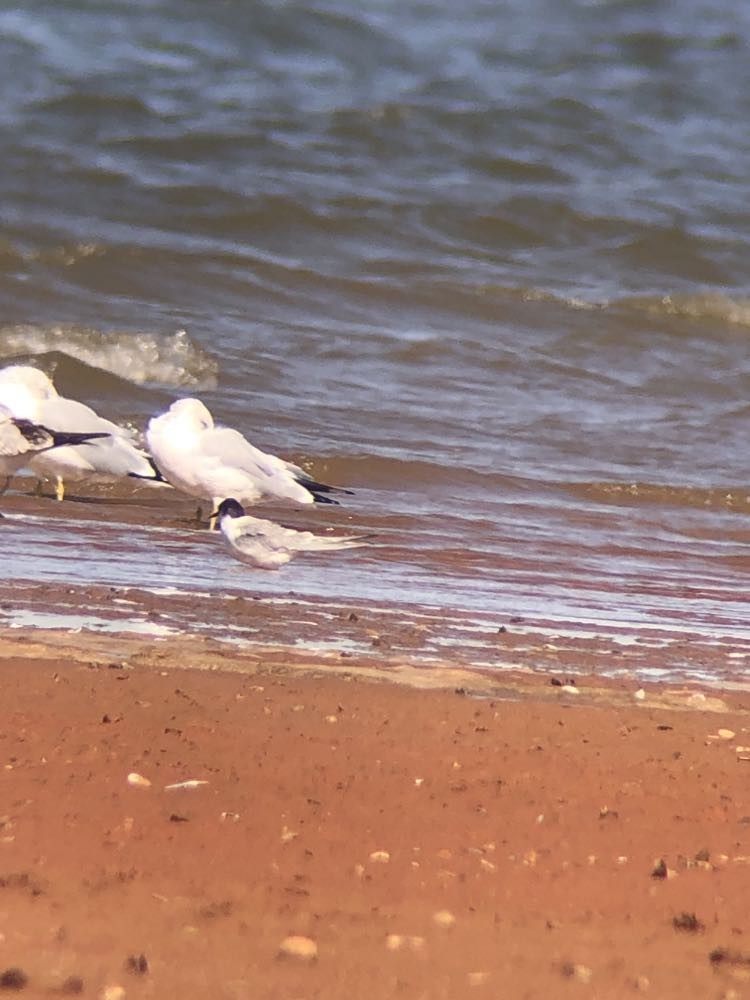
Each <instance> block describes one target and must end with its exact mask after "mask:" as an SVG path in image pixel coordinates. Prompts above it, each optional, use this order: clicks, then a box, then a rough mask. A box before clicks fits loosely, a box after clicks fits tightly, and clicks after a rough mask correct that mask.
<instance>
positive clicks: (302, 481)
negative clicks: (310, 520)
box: [297, 476, 354, 505]
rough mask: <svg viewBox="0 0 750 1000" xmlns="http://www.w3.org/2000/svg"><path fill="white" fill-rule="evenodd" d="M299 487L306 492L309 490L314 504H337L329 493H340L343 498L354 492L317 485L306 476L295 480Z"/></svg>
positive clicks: (352, 494) (338, 487)
mask: <svg viewBox="0 0 750 1000" xmlns="http://www.w3.org/2000/svg"><path fill="white" fill-rule="evenodd" d="M297 482H298V483H299V485H300V486H304V487H305V489H306V490H309V491H310V492H311V493H312V495H313V497H314V499H315V503H332V504H337V505H338V503H339V501H338V500H334V499H333V497H332V496H330V494H331V493H340V494H342V495H343V496H348V497H351V496H354V490H345V489H344V488H343V486H329V485H328V483H319V482H318V481H317V480H315V479H310V478H308V477H307V476H300V477H299V478H298V479H297Z"/></svg>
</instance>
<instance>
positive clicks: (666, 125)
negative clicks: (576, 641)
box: [0, 0, 750, 642]
mask: <svg viewBox="0 0 750 1000" xmlns="http://www.w3.org/2000/svg"><path fill="white" fill-rule="evenodd" d="M0 87H2V93H3V103H2V108H0V143H1V147H2V150H3V156H2V158H1V159H0V303H1V304H2V313H0V364H5V363H11V362H16V361H24V362H26V361H30V362H32V363H34V364H38V365H39V366H41V367H43V368H45V369H46V370H47V371H49V372H50V373H52V374H53V375H54V377H55V380H56V383H57V385H58V388H59V389H60V391H62V392H64V393H65V394H67V395H72V396H75V397H77V398H80V399H83V400H85V401H86V402H88V403H90V404H91V405H93V406H95V407H96V408H97V409H99V410H100V411H101V412H102V413H104V414H106V415H108V416H110V417H112V418H113V419H117V420H120V421H123V422H128V423H130V424H132V425H133V426H135V427H138V428H141V429H142V428H143V427H144V426H145V423H146V422H147V420H148V418H149V417H150V416H151V415H153V414H154V413H157V412H159V411H161V410H162V409H164V408H165V406H167V405H168V404H169V403H170V402H171V401H172V400H173V399H174V398H176V397H177V396H179V395H186V394H193V395H198V396H200V398H202V399H203V400H204V401H205V402H206V404H207V405H208V406H209V407H210V408H211V409H212V411H213V412H214V414H215V416H216V417H217V419H220V420H222V421H224V422H227V423H230V424H232V425H233V426H236V427H239V428H240V429H241V430H242V431H243V432H244V433H246V434H247V435H248V437H250V439H251V440H252V441H253V442H254V443H256V444H258V445H259V446H261V447H263V448H265V449H268V450H272V451H275V452H278V453H280V454H283V455H285V456H287V457H290V458H292V459H294V460H296V461H301V462H303V463H307V464H309V465H310V467H311V468H312V469H313V470H314V471H315V473H316V474H317V475H319V476H323V477H326V476H327V477H328V478H329V479H330V480H332V481H334V482H337V483H340V484H342V485H347V486H351V487H352V488H354V489H355V490H356V495H355V496H354V497H352V498H351V500H350V501H348V502H347V510H346V526H347V527H352V526H355V527H357V526H362V527H363V528H366V529H368V530H373V529H374V530H376V531H378V534H379V542H380V548H379V549H378V558H377V559H373V558H370V557H368V558H366V559H363V561H362V562H361V564H358V563H356V562H355V560H354V558H353V557H352V558H347V559H346V560H343V561H340V562H339V561H332V562H331V565H330V567H328V566H327V567H326V569H325V572H324V571H322V570H318V571H316V572H312V571H309V570H307V569H306V570H305V571H304V572H302V573H301V579H302V583H301V584H300V576H299V575H298V574H297V573H296V571H295V569H294V568H293V567H294V566H296V565H297V564H293V567H290V568H289V570H288V571H285V573H284V574H279V575H276V576H274V577H273V578H272V579H273V581H274V582H273V584H271V583H269V582H268V580H267V579H266V580H264V582H263V584H262V587H264V588H268V587H271V586H273V587H277V588H284V587H289V586H292V585H294V586H302V588H303V589H304V586H305V585H307V586H308V587H309V588H310V590H311V591H315V592H316V593H318V594H320V592H321V590H328V591H330V592H331V593H332V594H334V595H337V596H343V597H346V596H347V593H348V592H350V591H351V592H352V593H356V596H358V597H364V598H366V597H367V596H368V595H370V596H372V597H373V599H382V597H383V594H384V593H386V594H387V595H390V596H391V597H393V598H394V599H397V600H399V601H400V602H403V603H406V604H408V603H409V602H410V601H413V602H415V603H430V602H432V603H433V604H434V605H437V606H445V607H446V608H465V607H470V608H471V607H481V608H483V609H485V610H490V611H492V610H494V609H497V610H498V611H503V612H504V613H508V614H513V613H523V614H532V615H533V614H535V613H536V614H545V615H546V616H547V617H550V616H552V617H554V616H555V615H556V614H558V615H560V616H561V617H565V618H570V617H571V616H575V615H579V616H582V617H583V618H586V619H594V620H596V619H597V617H601V618H602V619H603V620H604V619H612V618H615V619H617V620H623V619H627V620H628V621H630V622H631V623H634V624H636V625H637V624H638V623H639V622H640V623H642V624H643V625H644V626H647V625H649V624H653V623H654V622H658V623H663V624H670V625H682V626H684V627H686V628H687V627H688V626H689V625H690V624H692V625H695V626H697V627H700V628H701V629H704V628H707V629H710V628H714V627H715V628H716V629H717V630H718V631H720V632H721V631H722V630H723V631H724V632H726V631H727V630H728V631H729V632H731V633H732V635H733V636H734V639H735V641H736V640H737V639H743V640H744V641H748V642H750V598H749V597H748V590H749V588H748V580H749V579H750V549H749V548H748V544H749V543H750V521H749V520H748V515H750V475H749V474H748V461H749V459H748V456H749V455H750V451H749V450H748V446H747V440H748V425H749V421H750V403H749V402H748V398H749V392H748V390H750V251H749V249H748V248H749V247H750V202H749V201H748V198H747V177H748V169H749V167H750V137H749V136H750V133H748V129H747V122H748V121H749V120H750V7H748V5H747V4H746V3H745V2H743V0H719V2H713V3H711V4H709V3H707V2H703V0H679V2H677V0H674V2H668V0H640V2H636V0H571V2H569V3H565V4H561V3H559V2H557V0H528V2H526V3H523V4H521V3H510V2H493V3H488V2H484V0H467V3H465V4H463V5H460V6H456V5H455V4H449V3H446V2H444V0H440V2H438V0H399V2H398V3H397V2H395V0H371V2H366V3H363V4H359V5H352V4H349V3H343V2H326V3H312V2H303V0H300V2H284V0H266V2H257V0H247V2H242V3H240V2H236V0H234V2H233V0H224V2H212V3H207V2H205V0H191V2H185V0H180V2H179V3H178V2H177V0H140V2H138V0H128V2H124V0H123V2H113V0H97V2H96V3H92V2H84V0H79V2H71V0H64V2H56V3H52V2H42V0H29V2H28V3H25V4H23V5H3V6H2V7H1V8H0ZM160 509H161V508H159V509H157V510H155V513H154V519H155V520H156V521H157V522H158V520H159V517H160V516H161V514H160ZM76 513H77V512H76V510H75V509H73V508H72V509H71V513H70V517H71V519H75V517H76ZM305 516H306V518H308V521H307V523H308V524H309V523H310V522H309V515H308V514H306V515H305ZM113 520H114V521H116V518H113ZM313 524H314V521H313ZM39 530H41V529H39ZM120 530H121V529H119V528H117V527H116V526H113V528H112V531H113V532H115V533H116V532H118V531H120ZM7 537H8V539H9V543H8V547H6V550H5V554H4V557H5V564H6V566H5V570H6V574H7V575H8V576H9V577H12V576H13V575H14V574H15V575H19V576H20V575H23V576H37V577H39V578H44V576H45V574H46V573H49V572H50V571H49V568H48V567H49V561H45V560H44V559H42V558H41V557H40V559H39V560H38V561H37V563H36V564H33V565H32V564H30V563H29V558H30V557H29V552H28V549H24V551H23V552H21V550H20V548H16V547H15V541H14V540H15V539H16V537H17V536H16V535H15V534H13V533H11V534H10V535H8V536H7ZM186 544H187V543H186ZM191 544H192V543H191ZM42 548H43V546H42ZM118 551H119V552H120V557H119V558H120V559H123V558H126V557H125V556H124V555H123V554H122V553H123V551H124V549H123V547H122V546H120V548H119V549H118ZM31 554H32V556H33V550H32V553H31ZM142 558H143V554H142V552H141V551H140V550H139V549H136V551H134V552H133V554H132V561H133V564H134V566H136V569H134V570H133V572H135V573H137V572H138V570H137V560H138V559H142ZM175 558H179V557H175ZM212 558H214V556H213V553H212ZM215 558H216V559H220V558H221V555H220V554H219V553H218V550H217V554H216V556H215ZM74 562H75V560H74V559H73V560H72V561H71V573H75V571H76V570H75V566H74ZM192 565H193V564H192V563H191V561H190V560H186V561H185V562H184V564H183V565H182V566H181V567H180V568H181V570H182V572H183V575H184V576H185V577H186V579H184V580H183V584H184V586H186V587H188V588H189V587H190V585H191V572H192V570H191V567H192ZM318 565H319V564H318ZM220 566H221V564H220V563H217V567H218V568H217V571H216V572H217V574H218V578H219V579H220V576H221V568H220ZM59 572H60V569H59V567H58V566H57V564H56V569H55V574H58V573H59ZM92 572H94V571H93V570H92ZM108 572H110V573H111V572H112V570H111V567H109V566H108V562H107V560H104V559H103V560H102V562H101V564H100V565H99V568H98V569H97V570H96V575H97V578H101V580H102V581H104V580H105V579H106V577H107V573H108ZM118 572H119V573H122V571H121V570H118ZM63 574H64V571H63ZM305 580H307V584H305ZM115 582H117V581H115ZM204 585H205V580H204V579H202V578H201V574H200V573H199V572H196V574H195V580H194V586H195V587H196V588H199V587H203V586H204ZM217 585H219V584H217Z"/></svg>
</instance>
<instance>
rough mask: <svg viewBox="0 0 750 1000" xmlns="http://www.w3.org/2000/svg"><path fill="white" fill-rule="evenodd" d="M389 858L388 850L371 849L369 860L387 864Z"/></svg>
mask: <svg viewBox="0 0 750 1000" xmlns="http://www.w3.org/2000/svg"><path fill="white" fill-rule="evenodd" d="M390 860H391V856H390V854H389V853H388V851H373V852H372V854H371V855H370V861H374V862H375V863H376V864H380V865H387V864H388V862H389V861H390Z"/></svg>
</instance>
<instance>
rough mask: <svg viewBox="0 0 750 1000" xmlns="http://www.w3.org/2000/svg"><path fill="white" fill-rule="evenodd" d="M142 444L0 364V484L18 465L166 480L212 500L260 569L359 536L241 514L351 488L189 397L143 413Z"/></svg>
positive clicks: (27, 372)
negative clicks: (277, 451) (263, 445)
mask: <svg viewBox="0 0 750 1000" xmlns="http://www.w3.org/2000/svg"><path fill="white" fill-rule="evenodd" d="M145 442H146V447H147V450H146V449H144V448H141V447H140V446H139V444H138V441H137V437H136V434H135V433H134V432H133V431H130V430H128V429H125V428H123V427H120V426H119V425H118V424H115V423H113V422H112V421H110V420H107V419H106V418H104V417H101V416H99V414H98V413H96V412H95V411H94V410H92V409H91V407H89V406H86V405H85V404H84V403H81V402H79V401H78V400H74V399H67V398H65V397H64V396H61V395H60V394H59V393H58V391H57V389H56V388H55V386H54V384H53V382H52V380H51V378H50V377H49V376H48V375H47V374H46V373H45V372H43V371H42V370H41V369H39V368H34V367H32V366H30V365H10V366H8V367H6V368H2V369H0V475H4V476H5V486H4V487H3V488H2V489H1V490H0V493H4V492H5V490H6V489H7V488H8V485H9V483H10V480H11V478H12V476H13V475H14V474H15V473H16V472H18V471H19V470H20V469H21V468H23V467H26V466H27V467H28V468H29V469H30V470H31V471H32V472H35V473H37V474H38V475H39V476H40V477H41V478H52V479H54V481H55V483H56V491H55V492H56V496H57V499H58V500H60V501H62V500H63V498H64V496H65V481H66V480H75V481H78V480H81V479H86V478H88V477H92V476H97V477H102V476H105V477H110V478H112V477H116V478H121V477H131V478H135V479H139V480H143V481H145V482H149V483H152V484H153V485H158V486H165V487H173V488H174V489H176V490H178V491H179V492H181V493H185V494H187V495H189V496H193V497H197V498H198V499H201V500H208V501H210V502H211V503H212V505H213V513H212V514H211V520H210V526H211V527H214V526H215V522H216V519H218V522H219V527H220V529H221V533H222V535H223V537H224V539H225V541H226V545H227V548H228V549H229V551H230V553H231V554H232V555H233V556H234V557H235V558H236V559H238V560H240V561H241V562H244V563H246V564H249V565H252V566H255V567H257V568H260V569H279V568H280V567H281V566H283V565H285V564H286V563H288V562H289V561H290V560H291V559H292V558H294V556H295V555H297V554H298V553H301V552H331V551H337V550H340V549H346V548H355V547H360V546H363V545H367V544H368V539H369V538H371V537H372V536H371V535H347V536H323V535H315V534H313V532H310V531H297V530H295V529H293V528H285V527H283V526H282V525H279V524H276V523H275V522H273V521H268V520H263V519H260V518H256V517H252V516H250V515H248V514H246V512H245V509H244V507H243V506H242V504H243V503H244V504H255V503H258V502H259V501H261V500H263V499H266V498H268V499H274V500H282V501H286V502H290V503H293V504H299V505H308V504H316V503H317V504H338V502H339V501H338V500H337V499H336V498H335V497H336V495H341V496H343V495H351V490H347V489H343V488H342V487H339V486H330V485H328V484H327V483H320V482H318V481H317V480H315V479H314V478H313V477H312V476H310V475H309V474H308V473H307V472H305V470H304V469H301V468H300V467H299V466H297V465H294V464H292V463H291V462H287V461H285V460H284V459H282V458H279V457H278V456H276V455H271V454H268V453H266V452H263V451H261V450H260V449H259V448H256V447H255V446H254V445H252V444H251V443H250V442H249V441H248V440H247V439H246V438H245V437H244V436H243V435H242V434H241V433H240V432H239V431H237V430H234V429H233V428H230V427H222V426H218V425H216V424H215V423H214V419H213V417H212V415H211V413H210V411H209V410H208V408H207V407H206V406H205V405H204V404H203V403H202V402H201V401H200V400H198V399H193V398H184V399H178V400H176V401H175V402H174V403H172V405H171V406H170V407H169V409H168V410H167V411H166V413H163V414H160V415H159V416H155V417H153V418H152V419H151V420H150V421H149V424H148V427H147V429H146V433H145Z"/></svg>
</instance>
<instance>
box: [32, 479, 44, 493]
mask: <svg viewBox="0 0 750 1000" xmlns="http://www.w3.org/2000/svg"><path fill="white" fill-rule="evenodd" d="M43 489H44V486H43V480H41V479H37V481H36V489H35V490H34V496H36V497H40V496H41V495H42V490H43Z"/></svg>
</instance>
